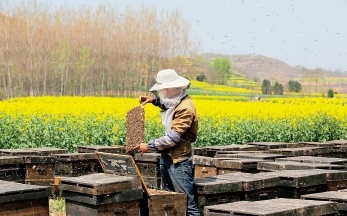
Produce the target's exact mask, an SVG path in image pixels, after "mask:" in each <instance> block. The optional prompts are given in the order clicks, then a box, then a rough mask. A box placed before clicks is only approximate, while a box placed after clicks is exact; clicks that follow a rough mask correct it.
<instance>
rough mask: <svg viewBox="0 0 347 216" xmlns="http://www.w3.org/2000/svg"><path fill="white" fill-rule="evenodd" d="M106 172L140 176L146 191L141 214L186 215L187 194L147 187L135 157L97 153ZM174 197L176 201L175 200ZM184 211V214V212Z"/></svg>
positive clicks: (159, 215)
mask: <svg viewBox="0 0 347 216" xmlns="http://www.w3.org/2000/svg"><path fill="white" fill-rule="evenodd" d="M96 154H97V156H98V158H99V161H100V164H101V166H102V167H103V170H104V172H105V173H112V174H119V175H129V176H137V177H140V179H141V181H142V187H143V191H144V195H145V197H144V199H143V200H142V202H141V211H142V214H141V215H151V216H161V215H177V216H179V215H184V214H185V212H186V210H187V195H186V194H185V193H172V192H167V191H162V190H154V189H150V188H148V187H147V184H146V183H145V181H144V179H143V177H142V175H141V173H140V171H139V169H138V168H137V166H136V163H135V161H134V159H133V157H131V156H128V155H117V154H110V153H103V152H98V153H96ZM173 199H174V200H175V201H173ZM183 212H184V214H182V213H183Z"/></svg>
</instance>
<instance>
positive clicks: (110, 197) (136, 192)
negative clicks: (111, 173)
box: [62, 188, 143, 205]
mask: <svg viewBox="0 0 347 216" xmlns="http://www.w3.org/2000/svg"><path fill="white" fill-rule="evenodd" d="M62 197H64V199H67V200H73V201H76V202H81V203H86V204H90V205H104V204H110V203H114V202H126V201H132V200H141V199H143V190H142V188H140V189H133V190H123V191H119V192H116V193H109V194H101V195H90V194H83V193H77V192H73V191H65V190H63V192H62Z"/></svg>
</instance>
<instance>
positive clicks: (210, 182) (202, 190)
mask: <svg viewBox="0 0 347 216" xmlns="http://www.w3.org/2000/svg"><path fill="white" fill-rule="evenodd" d="M194 187H195V190H196V193H197V194H218V193H227V192H237V191H242V182H241V181H237V180H233V179H232V180H231V179H221V178H209V177H208V178H195V179H194Z"/></svg>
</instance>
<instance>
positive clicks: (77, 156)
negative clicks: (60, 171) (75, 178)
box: [53, 153, 98, 161]
mask: <svg viewBox="0 0 347 216" xmlns="http://www.w3.org/2000/svg"><path fill="white" fill-rule="evenodd" d="M53 156H54V157H55V158H56V160H57V161H81V160H92V159H94V160H98V157H97V155H96V154H94V153H68V154H53Z"/></svg>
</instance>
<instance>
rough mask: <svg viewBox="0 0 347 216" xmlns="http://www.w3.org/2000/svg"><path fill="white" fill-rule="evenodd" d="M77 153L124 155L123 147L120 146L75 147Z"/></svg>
mask: <svg viewBox="0 0 347 216" xmlns="http://www.w3.org/2000/svg"><path fill="white" fill-rule="evenodd" d="M77 152H79V153H92V152H108V153H124V152H125V146H121V145H112V146H102V145H93V146H77Z"/></svg>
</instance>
